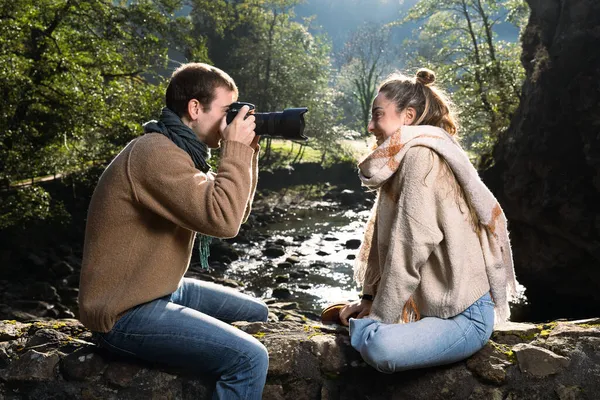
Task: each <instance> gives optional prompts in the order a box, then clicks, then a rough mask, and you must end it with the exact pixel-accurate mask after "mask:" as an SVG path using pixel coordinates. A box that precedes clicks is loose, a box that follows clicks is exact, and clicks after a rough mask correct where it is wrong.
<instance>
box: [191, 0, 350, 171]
mask: <svg viewBox="0 0 600 400" xmlns="http://www.w3.org/2000/svg"><path fill="white" fill-rule="evenodd" d="M299 2H300V1H299V0H271V1H264V0H239V1H229V2H215V5H214V6H213V7H214V8H216V9H217V12H214V13H211V12H209V11H207V10H208V9H207V8H205V7H203V6H202V4H203V1H200V0H193V3H194V7H193V11H192V13H191V18H192V21H193V22H194V32H196V33H197V34H198V35H199V36H202V37H205V38H206V40H207V43H208V47H209V56H210V58H211V59H212V60H213V62H214V64H215V65H217V66H219V67H220V68H222V69H224V70H225V71H227V72H228V73H229V74H230V75H231V76H232V77H233V78H234V80H235V81H236V84H237V85H238V88H239V90H240V98H241V100H244V101H249V102H251V103H254V104H256V106H257V111H259V112H267V111H281V110H283V109H285V108H289V107H301V106H303V107H308V109H309V112H308V114H306V123H307V127H306V131H305V133H306V134H307V136H309V137H310V141H309V142H308V143H305V144H304V145H307V146H310V147H313V148H317V149H321V150H326V151H327V150H333V153H334V154H335V149H336V146H337V144H336V141H335V140H334V138H335V135H336V131H335V129H334V127H335V125H336V123H337V120H338V118H339V112H338V110H337V109H336V106H335V103H334V101H333V99H334V95H335V93H334V92H333V91H332V90H331V89H329V88H328V82H329V80H330V70H331V61H330V58H329V53H330V45H329V43H328V42H327V41H326V40H325V39H324V38H322V37H318V36H313V35H311V34H310V33H309V32H308V24H309V22H310V21H303V22H297V21H295V20H294V13H293V7H294V6H295V5H297V4H298V3H299ZM223 24H225V26H224V27H223ZM217 27H219V28H218V29H217ZM263 142H264V143H263V147H264V148H265V150H266V151H265V154H266V158H267V159H268V158H270V155H271V154H270V150H271V140H266V141H263Z"/></svg>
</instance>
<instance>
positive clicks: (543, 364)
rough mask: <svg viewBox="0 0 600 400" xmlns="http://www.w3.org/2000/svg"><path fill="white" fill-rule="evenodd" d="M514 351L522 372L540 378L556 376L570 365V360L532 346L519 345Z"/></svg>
mask: <svg viewBox="0 0 600 400" xmlns="http://www.w3.org/2000/svg"><path fill="white" fill-rule="evenodd" d="M513 351H514V352H515V354H516V355H517V360H518V361H519V368H520V369H521V371H522V372H526V373H529V374H531V375H533V376H535V377H538V378H540V377H545V376H548V375H553V374H556V373H558V372H559V371H560V370H561V369H563V368H565V367H567V366H568V365H569V359H568V358H566V357H562V356H559V355H558V354H555V353H553V352H551V351H550V350H547V349H544V348H542V347H538V346H534V345H531V344H527V343H519V344H517V345H515V346H514V347H513Z"/></svg>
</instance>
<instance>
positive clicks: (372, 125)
mask: <svg viewBox="0 0 600 400" xmlns="http://www.w3.org/2000/svg"><path fill="white" fill-rule="evenodd" d="M374 125H375V124H373V121H369V124H368V125H367V131H369V132H373V129H374V128H375V126H374Z"/></svg>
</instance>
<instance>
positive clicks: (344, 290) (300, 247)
mask: <svg viewBox="0 0 600 400" xmlns="http://www.w3.org/2000/svg"><path fill="white" fill-rule="evenodd" d="M368 214H369V209H364V210H359V211H354V210H347V209H340V207H339V205H335V204H334V203H330V202H326V201H321V202H311V203H310V204H309V205H308V206H305V207H304V208H294V209H293V210H292V211H289V212H287V213H285V214H284V218H283V221H280V222H275V223H272V224H268V225H267V226H265V227H264V228H261V229H260V230H259V232H257V233H258V234H257V235H256V236H257V238H258V239H256V240H251V241H250V243H234V244H233V246H234V248H235V249H236V250H237V251H238V254H240V258H239V259H238V260H236V261H233V262H232V263H231V264H230V265H229V266H228V267H227V269H226V270H224V271H222V273H221V274H222V276H223V277H225V278H230V279H233V280H235V281H238V282H241V283H243V284H244V285H245V290H246V291H248V292H252V293H254V294H255V295H256V296H257V297H261V298H269V297H276V298H279V299H281V300H282V301H291V302H297V303H298V307H299V308H300V309H302V310H305V311H313V312H316V313H320V311H321V309H322V308H323V307H324V306H325V305H327V304H330V303H332V302H335V301H340V300H352V299H357V298H358V297H357V296H358V288H357V286H356V285H355V283H354V281H353V278H352V275H353V262H354V258H355V257H356V255H357V253H358V249H357V247H358V244H359V241H360V240H362V235H363V226H364V223H365V221H366V219H367V217H368ZM348 241H350V242H348ZM348 244H349V245H350V247H348ZM273 246H276V247H279V248H280V249H283V252H284V254H282V255H280V256H268V255H265V249H266V248H268V247H273Z"/></svg>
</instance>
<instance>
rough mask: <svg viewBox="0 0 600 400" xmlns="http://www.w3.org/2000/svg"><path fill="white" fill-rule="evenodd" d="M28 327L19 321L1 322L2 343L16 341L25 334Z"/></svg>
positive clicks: (0, 337)
mask: <svg viewBox="0 0 600 400" xmlns="http://www.w3.org/2000/svg"><path fill="white" fill-rule="evenodd" d="M26 326H27V325H26V324H22V323H20V322H17V321H6V320H5V321H0V342H5V341H8V340H14V339H16V338H18V337H20V336H21V335H22V334H23V329H25V327H26Z"/></svg>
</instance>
